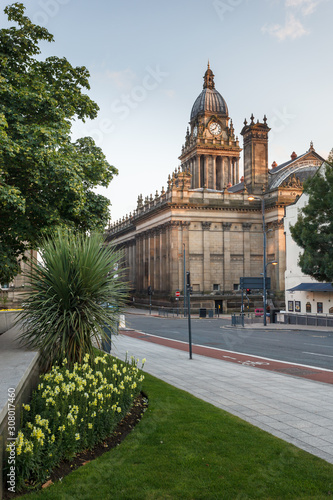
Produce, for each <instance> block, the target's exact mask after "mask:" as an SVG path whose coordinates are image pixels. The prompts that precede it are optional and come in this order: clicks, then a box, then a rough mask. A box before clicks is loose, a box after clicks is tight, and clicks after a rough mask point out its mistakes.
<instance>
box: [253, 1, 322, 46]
mask: <svg viewBox="0 0 333 500" xmlns="http://www.w3.org/2000/svg"><path fill="white" fill-rule="evenodd" d="M323 1H325V0H284V12H285V22H284V24H265V25H264V26H263V27H262V28H261V31H262V32H263V33H267V34H269V35H271V36H273V37H275V38H277V39H278V40H279V41H280V42H283V41H284V40H288V39H289V40H295V39H296V38H300V37H302V36H304V35H308V34H309V33H310V31H309V30H308V29H307V28H306V27H305V26H304V24H303V21H304V18H306V16H309V15H311V14H313V13H314V11H315V10H316V8H317V7H318V5H319V4H320V3H322V2H323Z"/></svg>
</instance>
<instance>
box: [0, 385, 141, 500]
mask: <svg viewBox="0 0 333 500" xmlns="http://www.w3.org/2000/svg"><path fill="white" fill-rule="evenodd" d="M147 407H148V399H147V397H146V395H145V394H143V393H141V394H140V395H139V396H138V397H137V398H136V399H135V401H134V404H133V406H132V408H131V410H130V411H129V413H128V414H127V415H126V416H125V417H124V418H123V419H122V420H121V422H119V424H118V426H117V427H116V429H115V431H114V432H113V434H112V435H111V436H110V437H108V438H107V439H105V441H103V442H102V443H99V444H97V445H96V446H95V447H94V448H93V449H91V450H85V451H82V452H81V453H78V454H77V455H76V456H75V457H74V458H73V459H72V460H71V461H68V460H64V461H63V462H61V463H60V465H59V466H58V467H57V468H56V469H54V470H53V471H52V474H51V475H50V479H49V481H52V483H55V482H57V481H59V480H61V479H62V478H63V477H65V476H67V474H70V473H71V472H72V471H73V470H75V469H77V468H78V467H81V466H82V465H85V464H86V463H88V462H91V460H94V459H95V458H97V457H100V456H101V455H103V453H105V452H106V451H109V450H111V449H112V448H114V447H115V446H118V445H119V444H120V443H121V442H122V441H123V440H124V439H125V437H126V436H127V434H129V433H130V432H131V430H132V429H133V428H134V427H135V426H136V424H137V423H138V422H139V421H140V420H141V417H142V415H143V413H144V412H145V410H146V409H147ZM52 483H51V482H48V483H47V484H52ZM45 486H46V485H45ZM30 492H31V489H30V490H29V491H25V492H24V491H23V492H20V493H11V492H9V491H8V490H5V492H4V497H3V498H4V500H9V499H11V498H16V497H18V496H21V495H25V494H26V493H30Z"/></svg>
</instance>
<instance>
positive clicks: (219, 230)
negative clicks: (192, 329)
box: [107, 64, 324, 309]
mask: <svg viewBox="0 0 333 500" xmlns="http://www.w3.org/2000/svg"><path fill="white" fill-rule="evenodd" d="M269 131H270V128H269V124H268V123H267V119H266V116H264V117H263V119H262V120H256V119H255V118H254V117H253V115H252V116H251V117H250V118H249V121H247V120H245V121H244V126H243V129H242V130H241V131H240V134H241V135H242V137H243V147H241V146H240V142H239V140H238V137H236V136H235V130H234V127H233V124H232V120H231V119H230V117H229V111H228V106H227V103H226V102H225V100H224V99H223V97H222V95H221V94H220V93H219V92H218V91H217V90H216V89H215V82H214V74H213V72H212V70H211V69H210V67H209V64H208V69H207V71H206V73H205V75H204V84H203V90H202V91H201V93H200V94H199V96H198V97H197V99H196V100H195V102H194V104H193V107H192V110H191V115H190V122H189V127H188V128H187V131H186V136H185V144H184V145H183V147H182V150H181V155H180V157H179V160H180V163H181V164H180V167H179V168H178V169H176V170H175V171H174V172H172V173H171V174H170V175H169V178H168V181H167V185H166V189H165V190H164V189H162V192H160V193H158V192H157V191H156V194H155V196H152V195H150V197H146V198H145V199H143V197H142V196H141V195H140V196H139V197H138V201H137V207H136V210H135V211H134V212H133V213H131V214H129V215H126V216H125V217H123V219H122V220H121V221H118V222H116V223H114V224H113V225H112V226H111V227H110V228H109V230H108V234H107V239H108V241H109V242H111V243H112V244H115V245H116V246H117V247H119V248H122V249H123V250H124V258H125V267H126V268H127V272H128V279H129V281H130V284H131V288H132V291H133V294H134V296H135V295H136V296H138V297H139V296H142V294H147V288H148V286H151V288H152V290H153V293H154V301H156V302H158V301H159V300H160V301H164V302H165V301H167V300H169V299H170V298H171V297H174V295H175V292H176V291H177V290H179V291H181V292H182V291H183V289H184V255H185V270H186V271H190V275H191V285H192V288H193V298H194V297H196V300H197V302H198V303H200V305H201V306H202V307H218V306H220V307H221V308H222V306H223V309H224V304H222V302H224V300H223V301H222V299H223V297H224V296H226V295H228V294H230V295H231V296H232V292H233V291H234V290H236V289H237V288H238V285H239V279H240V277H242V276H246V277H258V276H260V275H261V273H262V270H263V225H262V200H263V203H264V207H265V222H266V241H267V255H266V262H267V263H269V262H273V261H274V262H277V265H275V266H271V265H267V276H269V277H270V278H271V289H272V290H273V291H275V292H278V291H283V290H284V274H285V269H286V256H285V235H284V228H283V217H284V210H285V206H286V205H290V204H292V203H294V202H295V200H297V199H298V197H299V196H300V195H301V193H302V185H303V182H304V180H305V179H306V178H308V177H309V176H312V175H314V173H315V172H316V170H317V169H318V167H319V166H320V165H322V163H323V161H324V159H323V158H322V157H321V156H320V155H318V154H317V153H316V152H315V150H314V147H313V144H312V143H311V144H310V147H309V149H308V150H307V151H306V152H305V153H303V154H301V155H297V154H296V153H294V152H293V153H292V154H291V157H290V158H289V159H287V161H286V162H285V163H283V164H281V165H277V164H276V163H275V162H274V163H273V165H271V166H269V165H268V138H269ZM242 149H243V159H244V167H243V171H244V175H243V176H242V177H241V178H240V168H239V158H240V153H241V151H242ZM250 195H252V198H254V200H252V201H250V200H249V197H250Z"/></svg>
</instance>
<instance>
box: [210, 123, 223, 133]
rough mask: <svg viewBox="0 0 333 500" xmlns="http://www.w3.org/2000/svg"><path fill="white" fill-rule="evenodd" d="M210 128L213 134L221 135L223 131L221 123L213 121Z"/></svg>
mask: <svg viewBox="0 0 333 500" xmlns="http://www.w3.org/2000/svg"><path fill="white" fill-rule="evenodd" d="M209 130H210V131H211V133H212V134H214V135H219V134H220V133H221V130H222V129H221V125H220V124H219V123H217V122H212V123H211V124H210V125H209Z"/></svg>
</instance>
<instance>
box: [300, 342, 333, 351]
mask: <svg viewBox="0 0 333 500" xmlns="http://www.w3.org/2000/svg"><path fill="white" fill-rule="evenodd" d="M304 345H315V346H316V347H330V348H331V349H333V345H321V344H310V343H309V342H304Z"/></svg>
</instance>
